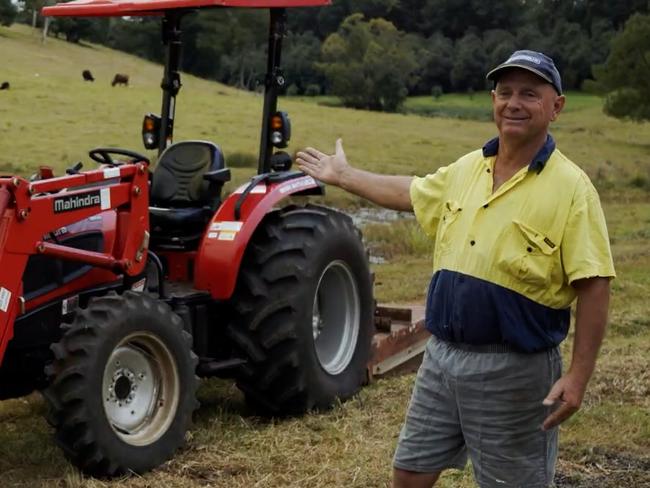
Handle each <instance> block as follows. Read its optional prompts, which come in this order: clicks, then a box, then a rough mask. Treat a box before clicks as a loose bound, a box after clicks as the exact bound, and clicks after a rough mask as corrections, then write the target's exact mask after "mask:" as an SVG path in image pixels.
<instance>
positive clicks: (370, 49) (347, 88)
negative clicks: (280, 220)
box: [0, 0, 650, 110]
mask: <svg viewBox="0 0 650 488" xmlns="http://www.w3.org/2000/svg"><path fill="white" fill-rule="evenodd" d="M44 1H46V0H22V3H20V4H19V9H18V10H17V11H16V12H15V13H14V17H15V18H16V19H17V20H18V21H21V22H25V23H31V24H35V25H38V24H39V23H40V22H42V19H40V18H39V17H38V16H35V15H34V12H36V11H38V10H39V9H40V8H41V7H42V5H43V2H44ZM5 3H7V4H9V5H10V6H11V5H13V4H12V3H11V0H0V21H2V12H4V11H5V10H7V8H5V7H3V5H4V4H5ZM8 8H9V10H10V7H8ZM648 11H649V2H648V0H626V1H625V2H613V1H611V0H501V1H499V2H486V1H485V0H334V2H333V4H332V5H331V6H328V7H322V8H299V9H291V10H290V11H289V15H288V35H287V38H286V40H285V49H284V53H283V63H282V65H283V69H284V74H285V78H286V79H287V80H288V84H287V87H286V90H287V92H288V93H289V94H299V95H320V94H334V95H338V96H339V97H340V98H341V99H342V100H343V101H344V103H345V104H346V105H348V106H352V107H358V108H369V109H376V110H395V109H396V108H397V107H398V106H399V105H400V103H401V102H402V101H403V100H404V98H405V97H406V96H410V95H425V94H426V95H429V94H434V95H436V94H440V93H444V92H452V91H453V92H472V91H476V90H483V89H485V88H486V87H487V85H486V81H485V73H486V72H487V71H488V70H489V69H491V68H492V67H494V66H496V65H497V64H498V63H499V62H501V61H503V60H504V59H505V58H506V57H507V56H508V55H509V54H510V53H511V52H513V51H514V50H516V49H524V48H525V49H533V50H537V51H542V52H544V53H546V54H548V55H550V56H551V57H553V59H554V60H555V62H556V64H557V65H558V68H559V69H560V71H561V72H562V75H563V83H564V86H565V88H566V89H580V88H582V87H583V84H584V82H585V80H590V79H592V78H593V77H594V74H595V72H594V69H593V67H594V66H600V65H603V64H604V63H605V62H606V61H607V59H608V56H609V55H610V52H611V45H612V40H613V39H614V38H615V37H616V36H617V35H619V34H620V33H621V32H622V30H623V28H624V26H625V24H626V22H627V21H628V19H630V17H631V16H633V15H634V14H647V13H648ZM159 22H160V21H159V19H148V18H142V19H140V18H132V19H117V18H111V19H63V18H57V19H54V20H53V22H52V24H51V26H50V29H49V32H50V35H55V36H61V37H64V38H66V39H67V40H69V41H71V42H79V41H80V40H88V41H92V42H97V43H101V44H105V45H107V46H110V47H112V48H115V49H119V50H123V51H126V52H129V53H132V54H136V55H138V56H141V57H143V58H146V59H149V60H153V61H158V62H162V60H163V55H164V53H163V47H162V45H161V41H160V24H159ZM267 25H268V14H267V13H266V12H265V11H263V10H256V9H223V8H218V9H211V10H203V11H201V12H200V13H197V14H190V15H188V16H187V17H186V18H185V20H184V22H183V32H184V40H185V44H184V52H183V57H182V69H183V70H184V71H186V72H189V73H193V74H195V75H198V76H201V77H204V78H208V79H214V80H217V81H220V82H223V83H227V84H230V85H234V86H237V87H240V88H244V89H249V90H254V89H256V88H257V87H258V86H259V84H260V82H261V80H262V78H263V75H264V70H265V49H266V42H267ZM646 48H647V49H650V46H646ZM595 71H596V73H597V72H598V69H596V70H595ZM600 73H601V75H603V73H604V71H602V70H601V72H600ZM646 79H647V78H646ZM592 86H593V84H592ZM604 86H605V84H603V83H601V85H600V87H601V88H602V87H604ZM628 98H629V97H628ZM628 104H629V102H628Z"/></svg>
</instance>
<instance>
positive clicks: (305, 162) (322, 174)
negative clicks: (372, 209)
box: [296, 139, 413, 211]
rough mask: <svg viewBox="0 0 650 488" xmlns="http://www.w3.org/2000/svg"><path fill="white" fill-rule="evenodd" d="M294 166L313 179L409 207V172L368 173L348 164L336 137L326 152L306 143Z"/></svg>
mask: <svg viewBox="0 0 650 488" xmlns="http://www.w3.org/2000/svg"><path fill="white" fill-rule="evenodd" d="M296 163H297V164H298V167H299V168H300V169H301V170H302V171H304V172H305V173H307V174H308V175H309V176H313V177H314V178H316V179H317V180H320V181H322V182H323V183H327V184H329V185H334V186H338V187H340V188H342V189H344V190H346V191H348V192H350V193H353V194H355V195H358V196H360V197H363V198H365V199H367V200H370V201H371V202H373V203H375V204H377V205H379V206H381V207H385V208H390V209H393V210H407V211H412V210H413V205H412V204H411V196H410V194H409V189H410V187H411V181H412V180H413V177H412V176H389V175H380V174H377V173H371V172H369V171H363V170H361V169H357V168H354V167H352V166H351V165H350V164H349V163H348V161H347V158H346V157H345V152H344V151H343V143H342V141H341V139H338V140H337V141H336V151H335V153H334V154H331V155H328V154H325V153H322V152H321V151H319V150H318V149H314V148H312V147H308V148H306V149H303V150H302V151H300V152H299V153H298V154H297V156H296Z"/></svg>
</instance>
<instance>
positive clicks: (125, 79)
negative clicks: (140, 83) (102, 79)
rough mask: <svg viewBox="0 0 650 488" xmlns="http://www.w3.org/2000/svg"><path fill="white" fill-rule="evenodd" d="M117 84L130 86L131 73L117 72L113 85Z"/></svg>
mask: <svg viewBox="0 0 650 488" xmlns="http://www.w3.org/2000/svg"><path fill="white" fill-rule="evenodd" d="M115 85H124V86H129V75H125V74H123V73H117V74H116V75H115V76H114V77H113V81H112V82H111V86H115Z"/></svg>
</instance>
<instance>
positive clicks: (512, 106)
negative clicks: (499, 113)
mask: <svg viewBox="0 0 650 488" xmlns="http://www.w3.org/2000/svg"><path fill="white" fill-rule="evenodd" d="M506 107H507V108H508V109H509V110H519V109H520V108H521V98H520V97H519V96H518V95H512V96H510V97H509V98H508V103H507V104H506Z"/></svg>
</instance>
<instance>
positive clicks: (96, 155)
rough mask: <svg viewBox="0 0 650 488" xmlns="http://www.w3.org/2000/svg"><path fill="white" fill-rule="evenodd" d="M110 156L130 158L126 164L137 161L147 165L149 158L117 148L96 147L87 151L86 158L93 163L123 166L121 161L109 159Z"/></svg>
mask: <svg viewBox="0 0 650 488" xmlns="http://www.w3.org/2000/svg"><path fill="white" fill-rule="evenodd" d="M111 154H116V155H118V156H126V157H128V158H130V159H129V160H128V161H126V163H135V162H137V161H143V162H145V163H146V164H147V165H148V164H149V158H147V157H146V156H143V155H142V154H139V153H137V152H135V151H129V150H128V149H121V148H117V147H97V148H95V149H92V150H90V151H88V156H90V159H92V160H93V161H96V162H98V163H99V164H107V165H109V166H120V165H122V164H124V162H123V161H118V160H115V159H113V158H112V157H111Z"/></svg>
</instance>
